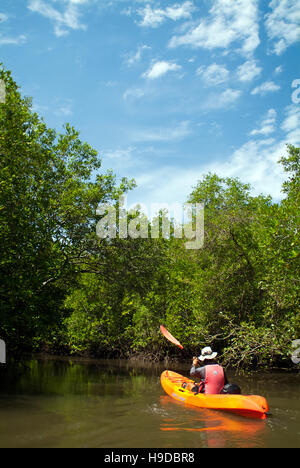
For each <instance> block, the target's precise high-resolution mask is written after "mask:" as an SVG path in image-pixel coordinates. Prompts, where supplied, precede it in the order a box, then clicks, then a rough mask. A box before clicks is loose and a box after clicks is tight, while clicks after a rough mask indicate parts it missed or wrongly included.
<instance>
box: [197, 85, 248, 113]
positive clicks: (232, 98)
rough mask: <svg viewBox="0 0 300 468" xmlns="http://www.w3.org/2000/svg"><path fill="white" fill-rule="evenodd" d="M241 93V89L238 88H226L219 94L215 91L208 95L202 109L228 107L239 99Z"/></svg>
mask: <svg viewBox="0 0 300 468" xmlns="http://www.w3.org/2000/svg"><path fill="white" fill-rule="evenodd" d="M241 94H242V91H240V90H239V89H231V88H227V89H226V90H225V91H223V92H222V93H221V94H217V93H215V94H213V95H211V96H209V97H208V99H207V101H206V102H205V103H204V105H203V107H204V109H220V108H224V107H229V106H230V105H232V104H234V103H235V102H236V101H237V100H238V99H239V97H240V96H241Z"/></svg>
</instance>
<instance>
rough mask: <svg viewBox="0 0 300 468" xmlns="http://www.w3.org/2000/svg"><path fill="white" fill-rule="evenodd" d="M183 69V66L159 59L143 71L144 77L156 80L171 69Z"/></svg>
mask: <svg viewBox="0 0 300 468" xmlns="http://www.w3.org/2000/svg"><path fill="white" fill-rule="evenodd" d="M178 70H181V66H180V65H177V64H176V63H173V62H166V61H164V60H163V61H159V62H155V63H153V64H152V65H151V67H150V68H149V69H148V70H147V71H146V72H145V73H143V75H142V76H143V78H149V79H151V80H154V79H156V78H159V77H160V76H163V75H165V74H166V73H168V72H169V71H178Z"/></svg>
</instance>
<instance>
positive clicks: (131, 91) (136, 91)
mask: <svg viewBox="0 0 300 468" xmlns="http://www.w3.org/2000/svg"><path fill="white" fill-rule="evenodd" d="M144 95H145V91H144V90H143V89H141V88H128V89H126V91H125V92H124V94H123V99H124V100H125V101H126V100H127V99H130V98H131V99H140V98H142V97H143V96H144Z"/></svg>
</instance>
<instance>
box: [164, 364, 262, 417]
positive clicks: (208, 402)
mask: <svg viewBox="0 0 300 468" xmlns="http://www.w3.org/2000/svg"><path fill="white" fill-rule="evenodd" d="M160 380H161V385H162V387H163V389H164V391H165V392H166V393H167V394H168V395H169V396H171V397H172V398H174V399H175V400H177V401H180V402H182V403H184V404H186V405H191V406H197V407H198V408H208V409H213V410H223V411H230V412H234V413H238V414H240V415H242V416H250V417H254V418H259V419H266V417H267V412H268V410H269V407H268V403H267V400H266V399H265V398H264V397H262V396H258V395H232V394H231V395H229V394H218V395H205V394H203V393H198V394H197V395H195V394H194V393H193V392H192V391H190V390H188V387H189V386H190V385H189V384H194V381H193V380H190V379H188V378H186V377H184V376H183V375H180V374H177V373H176V372H173V371H169V370H166V371H164V372H163V373H162V374H161V377H160ZM183 384H184V386H182V385H183ZM186 385H187V388H184V387H185V386H186Z"/></svg>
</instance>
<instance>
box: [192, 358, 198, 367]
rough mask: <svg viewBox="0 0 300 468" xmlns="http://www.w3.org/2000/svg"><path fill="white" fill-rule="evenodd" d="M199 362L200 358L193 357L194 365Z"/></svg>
mask: <svg viewBox="0 0 300 468" xmlns="http://www.w3.org/2000/svg"><path fill="white" fill-rule="evenodd" d="M198 362H199V361H198V358H197V357H195V356H194V357H193V366H197V364H198Z"/></svg>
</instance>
